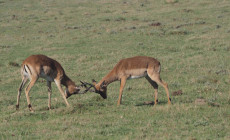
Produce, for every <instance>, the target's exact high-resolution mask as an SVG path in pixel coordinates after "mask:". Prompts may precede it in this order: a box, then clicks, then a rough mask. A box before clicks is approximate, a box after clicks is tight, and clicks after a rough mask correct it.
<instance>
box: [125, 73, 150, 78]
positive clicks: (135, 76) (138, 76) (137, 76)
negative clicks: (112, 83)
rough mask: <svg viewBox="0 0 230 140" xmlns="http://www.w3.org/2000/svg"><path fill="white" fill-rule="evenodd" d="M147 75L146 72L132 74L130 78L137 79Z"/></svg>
mask: <svg viewBox="0 0 230 140" xmlns="http://www.w3.org/2000/svg"><path fill="white" fill-rule="evenodd" d="M145 76H146V74H144V75H132V76H130V77H129V78H128V79H137V78H142V77H145Z"/></svg>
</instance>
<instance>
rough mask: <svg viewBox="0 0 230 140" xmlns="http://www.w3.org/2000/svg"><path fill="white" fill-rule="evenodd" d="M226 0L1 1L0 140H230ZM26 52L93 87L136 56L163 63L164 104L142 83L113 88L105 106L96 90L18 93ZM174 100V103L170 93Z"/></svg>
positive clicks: (42, 87) (40, 85)
mask: <svg viewBox="0 0 230 140" xmlns="http://www.w3.org/2000/svg"><path fill="white" fill-rule="evenodd" d="M229 7H230V1H229V0H161V1H160V0H155V1H150V0H148V1H147V0H115V1H114V0H84V1H83V0H68V1H65V2H64V1H62V0H40V1H36V0H14V1H13V0H0V93H1V96H0V112H1V115H0V139H17V140H20V139H100V140H101V139H193V140H194V139H230V88H229V86H230V9H229ZM32 54H44V55H47V56H49V57H51V58H54V59H56V60H57V61H59V62H60V63H61V64H62V66H63V68H64V69H65V71H66V73H67V75H68V76H69V77H71V79H72V80H73V81H75V82H76V83H77V84H80V82H79V81H80V80H83V81H88V82H90V81H91V79H93V78H94V79H95V80H97V81H99V80H100V79H101V78H102V77H103V76H104V75H106V74H107V73H108V72H109V71H110V70H111V69H112V68H113V66H114V65H115V64H116V63H117V62H118V61H119V60H120V59H122V58H127V57H131V56H137V55H144V56H151V57H155V58H157V59H158V60H159V61H160V62H161V64H162V71H161V77H162V79H163V80H164V81H166V82H167V83H168V84H169V90H170V93H171V98H172V103H173V104H172V105H171V106H169V105H167V97H166V93H165V91H164V89H163V88H162V87H159V104H158V105H157V106H153V105H151V104H145V102H147V101H154V94H153V92H154V90H153V88H152V87H151V86H150V84H149V83H148V82H147V81H146V80H145V79H144V78H142V79H136V80H130V81H128V82H127V84H126V87H125V89H124V94H123V102H122V105H121V106H119V107H117V106H116V103H117V99H118V94H119V82H115V83H112V84H111V85H109V87H108V99H106V100H104V99H102V98H101V97H100V96H99V95H97V94H94V93H86V94H84V95H76V96H71V97H70V98H69V99H68V101H69V103H70V104H71V107H70V108H67V107H66V106H65V103H64V101H63V99H62V97H61V95H60V93H59V91H58V89H57V87H56V86H55V84H54V83H52V87H53V94H52V104H51V105H52V108H53V109H52V110H50V111H48V110H46V109H47V104H48V92H47V87H46V82H44V81H43V80H42V79H40V80H39V81H38V82H37V83H36V84H35V86H34V87H33V88H32V90H31V94H30V97H31V98H30V99H31V102H32V106H33V108H34V110H35V112H34V113H31V112H29V110H28V107H27V102H26V98H25V93H24V90H23V93H22V96H21V102H20V109H19V111H16V108H15V105H16V98H17V89H18V87H19V84H20V82H21V76H20V64H21V63H22V61H23V60H24V59H25V58H26V57H28V56H30V55H32ZM179 90H182V94H181V95H178V96H173V95H172V93H173V92H175V91H179Z"/></svg>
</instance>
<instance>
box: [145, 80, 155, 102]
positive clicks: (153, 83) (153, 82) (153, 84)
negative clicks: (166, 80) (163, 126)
mask: <svg viewBox="0 0 230 140" xmlns="http://www.w3.org/2000/svg"><path fill="white" fill-rule="evenodd" d="M145 78H146V79H147V80H148V82H149V83H150V84H151V85H152V87H153V88H154V94H155V101H154V105H156V104H157V103H158V98H157V95H158V84H157V83H156V82H155V81H153V80H152V79H151V78H150V77H149V76H146V77H145Z"/></svg>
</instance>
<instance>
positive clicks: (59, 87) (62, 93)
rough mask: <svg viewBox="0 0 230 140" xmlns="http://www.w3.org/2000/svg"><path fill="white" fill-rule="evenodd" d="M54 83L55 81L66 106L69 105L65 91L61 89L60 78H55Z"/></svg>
mask: <svg viewBox="0 0 230 140" xmlns="http://www.w3.org/2000/svg"><path fill="white" fill-rule="evenodd" d="M55 83H56V85H57V87H58V89H59V91H60V92H61V95H62V97H63V99H64V101H65V103H66V106H67V107H69V103H68V101H67V99H66V96H65V92H64V90H63V89H62V87H61V82H60V80H55Z"/></svg>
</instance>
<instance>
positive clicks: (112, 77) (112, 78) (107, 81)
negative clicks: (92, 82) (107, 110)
mask: <svg viewBox="0 0 230 140" xmlns="http://www.w3.org/2000/svg"><path fill="white" fill-rule="evenodd" d="M117 80H118V77H117V74H115V73H114V71H111V72H110V73H109V74H107V75H106V76H105V77H104V78H102V80H101V81H100V82H99V84H100V85H101V84H102V83H103V82H104V81H105V85H109V84H110V83H112V82H114V81H117Z"/></svg>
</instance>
